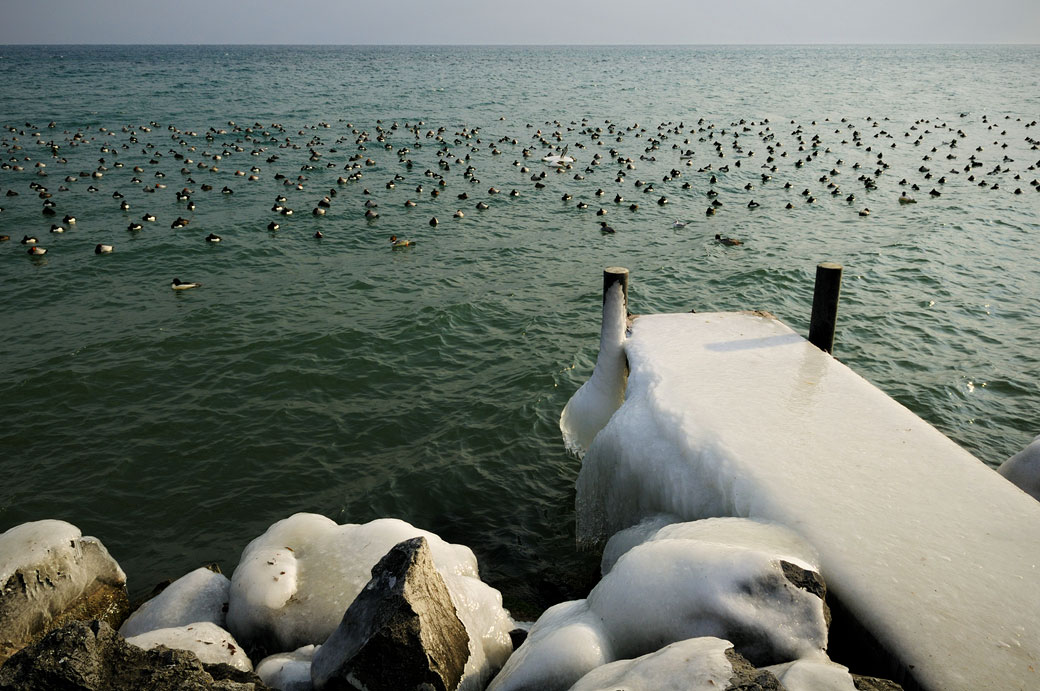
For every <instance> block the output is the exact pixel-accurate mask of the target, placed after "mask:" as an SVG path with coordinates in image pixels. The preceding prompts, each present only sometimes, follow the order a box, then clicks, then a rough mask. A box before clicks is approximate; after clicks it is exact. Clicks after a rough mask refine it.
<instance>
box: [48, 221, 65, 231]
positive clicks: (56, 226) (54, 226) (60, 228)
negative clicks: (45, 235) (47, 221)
mask: <svg viewBox="0 0 1040 691" xmlns="http://www.w3.org/2000/svg"><path fill="white" fill-rule="evenodd" d="M51 232H52V233H64V232H65V229H64V228H62V227H61V226H59V225H57V224H54V223H52V224H51Z"/></svg>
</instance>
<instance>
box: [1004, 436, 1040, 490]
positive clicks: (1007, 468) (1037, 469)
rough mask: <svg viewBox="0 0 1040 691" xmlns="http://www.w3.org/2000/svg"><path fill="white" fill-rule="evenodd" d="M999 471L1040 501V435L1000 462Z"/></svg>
mask: <svg viewBox="0 0 1040 691" xmlns="http://www.w3.org/2000/svg"><path fill="white" fill-rule="evenodd" d="M997 472H998V473H1000V474H1001V475H1003V476H1004V477H1006V478H1007V479H1008V480H1010V481H1011V482H1013V483H1014V484H1015V485H1017V486H1018V488H1019V489H1021V490H1022V491H1023V492H1025V493H1026V494H1028V495H1029V496H1031V497H1033V499H1036V500H1037V501H1040V436H1037V437H1036V438H1035V439H1033V441H1032V442H1030V443H1029V445H1028V446H1026V448H1024V449H1022V450H1021V451H1019V452H1018V453H1016V454H1015V455H1014V456H1012V457H1011V458H1009V459H1007V460H1006V461H1004V462H1003V463H1001V464H1000V467H999V468H997Z"/></svg>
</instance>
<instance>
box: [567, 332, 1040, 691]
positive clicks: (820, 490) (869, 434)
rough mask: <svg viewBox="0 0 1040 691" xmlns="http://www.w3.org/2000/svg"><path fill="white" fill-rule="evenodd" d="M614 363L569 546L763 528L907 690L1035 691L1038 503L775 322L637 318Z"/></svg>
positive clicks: (1039, 657) (1039, 644)
mask: <svg viewBox="0 0 1040 691" xmlns="http://www.w3.org/2000/svg"><path fill="white" fill-rule="evenodd" d="M624 349H625V353H626V355H627V358H628V364H629V368H630V373H629V377H628V385H627V390H626V392H625V400H624V403H623V404H622V406H621V407H620V408H619V409H618V410H617V411H616V412H615V413H614V414H613V416H612V417H611V418H610V420H609V422H608V423H607V424H606V426H604V427H603V428H602V429H601V430H600V431H599V433H598V434H597V435H596V436H595V438H594V440H593V442H592V444H591V446H590V447H589V449H588V452H587V453H586V455H585V456H584V458H583V462H582V468H581V472H580V475H579V479H578V482H577V498H576V505H577V514H578V532H579V538H580V539H582V540H583V541H586V542H600V541H603V540H605V539H607V538H608V537H609V536H610V535H612V534H613V533H615V532H617V531H618V530H622V529H624V528H627V527H630V526H633V525H636V524H638V523H639V522H640V521H642V520H644V519H646V518H649V517H653V516H655V515H660V514H665V515H671V516H675V517H677V518H679V519H680V520H684V521H689V520H695V519H699V518H706V517H711V516H743V517H752V518H759V519H762V520H765V521H769V522H775V523H778V524H780V525H784V526H787V527H789V528H791V529H793V530H795V531H796V532H797V533H798V534H800V535H801V536H802V537H803V538H805V540H806V541H807V542H809V543H810V544H812V545H813V547H814V548H815V549H816V551H817V552H818V554H819V558H820V564H821V568H822V573H823V576H824V578H825V579H826V581H827V584H828V586H829V587H830V588H831V591H832V592H834V593H835V594H836V595H837V596H839V597H840V599H841V601H842V603H843V604H844V605H845V606H846V607H848V609H849V610H850V611H851V613H852V614H853V616H855V618H856V619H857V620H858V621H859V623H861V624H862V625H863V626H865V627H866V628H867V630H868V631H870V633H871V634H872V635H873V636H874V637H875V638H876V639H877V640H878V641H880V643H881V645H882V646H883V648H884V649H885V650H886V651H887V652H888V653H889V654H891V655H892V656H893V658H894V659H895V660H896V661H897V664H899V665H900V666H901V668H902V670H904V671H906V672H907V673H908V674H911V675H912V677H913V681H914V682H915V683H918V684H921V685H923V686H926V687H931V688H973V687H974V688H978V687H981V686H989V687H993V688H996V687H1001V688H1018V687H1030V686H1034V685H1035V684H1036V672H1035V671H1034V670H1036V669H1040V627H1037V626H1036V621H1037V620H1040V599H1038V598H1037V597H1036V593H1037V592H1040V569H1038V568H1037V566H1036V565H1037V564H1038V563H1040V503H1038V502H1036V501H1035V500H1033V499H1032V498H1031V497H1029V496H1027V495H1026V494H1025V493H1023V492H1019V491H1017V490H1015V489H1014V488H1012V487H1011V486H1010V485H1008V483H1007V482H1005V480H1004V479H1003V478H1001V477H999V476H998V475H997V474H996V473H994V472H993V471H992V470H990V469H989V468H988V467H986V466H985V465H984V464H983V463H981V462H980V461H979V460H978V459H976V458H974V457H973V456H972V455H971V454H969V453H967V452H966V451H964V449H962V448H960V447H959V446H957V445H956V444H955V443H953V442H952V441H950V440H949V439H947V438H946V437H944V436H943V435H942V434H941V433H939V432H938V431H937V430H935V429H934V428H933V427H931V426H930V425H928V424H927V423H925V422H924V421H922V420H921V419H920V418H918V417H917V416H916V415H914V414H913V413H912V412H910V411H909V410H907V409H906V408H904V407H903V406H901V405H899V404H898V403H896V402H895V401H893V400H892V399H891V398H889V397H888V396H886V395H885V394H884V393H882V392H881V391H879V390H878V389H877V388H876V387H874V386H872V385H871V384H870V383H869V382H867V381H865V380H864V379H863V378H862V377H860V376H858V375H857V374H855V373H854V372H853V371H852V370H850V369H849V368H848V367H846V366H845V365H843V364H841V363H840V362H838V361H837V360H835V359H834V358H833V357H831V356H829V355H827V354H826V353H824V352H822V351H820V350H819V349H817V348H815V347H814V346H812V345H811V344H809V343H808V342H807V341H806V340H804V339H803V338H801V337H800V336H799V335H797V334H795V333H794V332H793V331H791V329H789V328H788V327H787V326H785V325H783V324H782V323H780V322H779V321H777V320H775V319H772V318H769V317H766V316H761V315H756V314H751V313H698V314H669V315H649V316H641V317H639V318H638V319H636V320H635V321H634V322H633V324H632V326H631V329H630V334H629V336H628V338H626V339H625V341H624ZM589 407H593V406H591V405H590V406H589ZM574 424H575V425H576V426H577V425H578V423H574ZM616 568H617V567H615V570H616ZM613 573H614V572H613V571H612V572H611V574H613ZM897 680H898V679H897Z"/></svg>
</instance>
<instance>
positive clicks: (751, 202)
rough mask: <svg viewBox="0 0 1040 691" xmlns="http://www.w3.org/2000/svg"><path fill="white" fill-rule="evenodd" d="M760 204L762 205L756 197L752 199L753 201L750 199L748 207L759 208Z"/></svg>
mask: <svg viewBox="0 0 1040 691" xmlns="http://www.w3.org/2000/svg"><path fill="white" fill-rule="evenodd" d="M759 206H761V204H759V203H758V202H756V201H755V200H754V199H752V200H751V201H749V202H748V203H747V208H749V209H757V208H758V207H759Z"/></svg>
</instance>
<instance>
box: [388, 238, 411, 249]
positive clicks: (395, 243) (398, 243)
mask: <svg viewBox="0 0 1040 691" xmlns="http://www.w3.org/2000/svg"><path fill="white" fill-rule="evenodd" d="M414 244H415V240H398V239H397V236H396V235H391V236H390V247H391V248H392V249H397V248H398V247H411V246H413V245H414Z"/></svg>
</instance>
